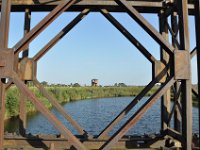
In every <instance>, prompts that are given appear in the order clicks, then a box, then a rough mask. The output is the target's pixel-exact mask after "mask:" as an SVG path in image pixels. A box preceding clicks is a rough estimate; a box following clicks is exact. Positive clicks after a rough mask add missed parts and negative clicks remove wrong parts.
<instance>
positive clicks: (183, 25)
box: [178, 0, 192, 150]
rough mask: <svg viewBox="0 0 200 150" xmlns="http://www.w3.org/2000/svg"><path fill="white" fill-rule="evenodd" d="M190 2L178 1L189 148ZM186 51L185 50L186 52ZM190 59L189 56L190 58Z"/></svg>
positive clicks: (187, 146) (184, 122)
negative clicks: (185, 75)
mask: <svg viewBox="0 0 200 150" xmlns="http://www.w3.org/2000/svg"><path fill="white" fill-rule="evenodd" d="M187 8H188V2H187V1H185V0H180V1H178V9H179V12H178V14H179V35H180V51H181V50H183V53H186V54H183V55H186V58H185V56H184V58H183V60H182V58H181V59H180V60H181V62H182V63H183V64H184V63H185V68H184V70H185V71H187V72H184V74H187V77H186V78H185V79H183V80H181V85H182V134H183V137H184V138H185V142H183V143H182V144H183V148H184V149H187V150H191V149H192V95H191V64H190V63H191V62H190V61H187V60H186V59H187V57H189V56H188V55H189V51H190V37H189V26H188V25H189V24H188V9H187ZM184 51H185V52H184ZM188 59H189V58H188ZM188 72H189V74H188Z"/></svg>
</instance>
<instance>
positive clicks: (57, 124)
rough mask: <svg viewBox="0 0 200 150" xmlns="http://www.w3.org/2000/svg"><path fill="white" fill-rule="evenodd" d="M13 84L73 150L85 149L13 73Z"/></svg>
mask: <svg viewBox="0 0 200 150" xmlns="http://www.w3.org/2000/svg"><path fill="white" fill-rule="evenodd" d="M13 82H14V83H15V84H16V86H17V87H18V88H19V90H20V91H21V92H22V93H23V94H24V95H26V96H27V98H29V99H30V100H31V102H32V103H33V104H34V105H35V106H36V109H37V110H38V111H39V112H41V113H42V114H43V115H44V116H45V117H46V118H47V119H48V120H49V121H50V122H51V123H52V124H53V125H54V126H55V128H56V129H58V131H60V133H62V134H63V135H64V137H65V138H66V139H68V140H69V141H70V142H71V144H72V145H73V146H74V147H75V148H77V149H80V150H84V149H86V148H85V147H84V146H83V144H82V143H81V142H80V141H79V140H78V139H77V138H76V137H75V136H74V135H73V134H72V133H71V132H70V131H69V130H68V129H67V128H66V127H65V126H64V125H63V124H62V123H61V122H60V121H59V120H58V119H57V118H56V117H55V116H54V115H53V114H52V113H51V112H50V111H49V110H48V109H47V108H46V107H45V106H44V105H43V104H42V102H41V101H39V100H38V99H37V98H36V96H35V95H34V94H33V93H32V92H31V91H30V90H29V89H28V87H27V86H26V85H25V84H24V83H23V82H22V81H21V80H20V79H19V77H18V75H17V74H16V73H15V72H13Z"/></svg>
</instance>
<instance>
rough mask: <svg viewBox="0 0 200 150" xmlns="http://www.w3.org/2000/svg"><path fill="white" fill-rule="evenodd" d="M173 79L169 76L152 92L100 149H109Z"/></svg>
mask: <svg viewBox="0 0 200 150" xmlns="http://www.w3.org/2000/svg"><path fill="white" fill-rule="evenodd" d="M174 82H175V80H174V78H173V77H171V78H169V79H168V80H167V81H166V82H165V84H163V85H162V86H161V87H160V88H159V89H158V90H157V92H156V93H154V94H153V95H152V96H151V97H150V98H149V99H148V100H147V101H146V102H145V103H144V104H143V105H142V106H141V107H140V109H139V110H138V111H137V112H136V113H134V115H133V116H132V117H131V118H130V119H128V121H126V123H125V124H124V125H123V126H122V127H121V128H120V129H119V130H118V131H117V132H115V133H114V134H113V135H112V137H111V138H110V139H109V140H108V141H107V142H106V143H105V144H104V145H103V146H102V147H101V148H100V149H102V150H108V149H111V148H112V146H113V145H114V144H116V143H117V142H118V141H119V140H120V139H121V138H122V137H123V136H124V135H125V134H126V133H127V132H128V130H129V129H130V128H132V127H133V126H134V125H135V124H136V123H137V122H138V121H139V120H140V118H141V117H142V116H143V115H144V114H145V113H146V112H147V111H148V110H149V108H151V106H153V104H155V102H157V101H158V99H159V98H160V97H161V96H162V95H163V94H164V93H165V92H166V91H167V90H169V88H170V87H171V86H172V85H173V84H174Z"/></svg>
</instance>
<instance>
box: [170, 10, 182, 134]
mask: <svg viewBox="0 0 200 150" xmlns="http://www.w3.org/2000/svg"><path fill="white" fill-rule="evenodd" d="M177 19H178V18H177V12H173V13H172V15H171V27H172V31H173V34H174V35H172V45H173V46H174V48H175V49H178V45H177V41H178V40H177V35H178V33H177V32H178V20H177ZM179 86H180V84H179V83H178V81H177V82H176V83H175V84H174V87H175V93H174V98H175V97H176V96H175V94H177V90H178V88H179ZM178 101H179V102H180V98H179V99H178ZM174 129H175V130H176V131H178V132H181V114H180V111H179V109H178V107H177V105H176V106H175V111H174Z"/></svg>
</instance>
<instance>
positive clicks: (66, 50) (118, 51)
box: [9, 13, 197, 85]
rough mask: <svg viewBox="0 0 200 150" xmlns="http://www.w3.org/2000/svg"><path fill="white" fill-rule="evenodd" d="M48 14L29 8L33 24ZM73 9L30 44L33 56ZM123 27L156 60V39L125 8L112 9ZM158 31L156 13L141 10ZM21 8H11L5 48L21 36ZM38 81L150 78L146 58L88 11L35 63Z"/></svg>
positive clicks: (136, 82)
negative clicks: (121, 10) (8, 34)
mask: <svg viewBox="0 0 200 150" xmlns="http://www.w3.org/2000/svg"><path fill="white" fill-rule="evenodd" d="M46 15H47V13H32V22H31V28H33V27H34V26H35V25H36V24H37V23H38V22H39V21H40V20H41V19H42V18H43V17H44V16H46ZM76 15H77V13H65V14H63V15H61V16H60V17H59V18H58V19H56V21H55V22H54V23H53V24H51V25H50V26H49V27H48V28H47V29H46V30H45V31H44V32H43V33H42V34H41V35H40V36H38V38H36V39H35V40H34V41H33V42H32V43H31V45H30V57H32V56H34V55H35V54H36V53H37V52H38V51H39V50H40V49H41V48H42V47H43V46H44V45H45V44H46V43H48V41H49V40H51V38H53V37H54V36H55V35H56V34H57V33H58V32H59V31H60V30H61V29H62V28H63V27H64V26H65V25H66V24H67V23H69V22H70V21H71V20H72V19H73V18H74V17H75V16H76ZM113 15H114V16H115V17H116V19H118V20H119V21H120V22H121V23H122V24H123V25H124V26H125V27H127V29H128V30H129V31H130V32H131V33H132V34H133V35H134V36H135V37H136V38H137V39H138V40H139V41H140V42H141V43H142V44H143V45H144V46H145V47H146V48H147V49H148V50H149V52H150V53H151V54H152V55H154V57H156V58H157V59H159V55H160V54H159V46H158V44H157V43H156V42H155V41H154V40H153V39H152V38H151V37H150V36H149V35H148V34H147V33H146V32H145V31H144V30H143V29H142V28H141V27H139V26H138V24H137V23H136V22H135V21H134V20H132V18H130V17H129V16H128V15H127V14H125V13H122V14H121V13H113ZM143 15H144V17H145V18H146V19H147V20H148V21H149V22H150V23H151V24H152V25H153V26H154V27H155V28H156V29H157V30H158V17H157V15H149V14H143ZM23 19H24V14H23V13H12V15H11V23H10V40H9V47H12V46H13V45H15V43H16V42H18V40H20V39H21V38H22V37H23V23H24V20H23ZM189 19H190V25H191V28H190V33H191V49H193V48H194V45H195V35H194V27H192V25H194V19H193V18H192V17H190V18H189ZM195 60H196V58H194V59H193V60H192V70H193V74H192V77H193V83H196V82H197V76H196V62H195ZM37 74H38V80H39V81H47V82H49V83H64V84H70V83H76V82H77V83H80V84H81V85H85V84H86V85H90V82H91V79H93V78H97V79H99V82H100V84H101V85H113V84H114V83H121V82H123V83H125V84H127V85H145V84H148V83H149V82H150V81H151V74H152V73H151V63H150V62H149V61H148V60H147V59H146V58H145V57H144V56H143V55H142V54H141V53H140V52H139V51H138V50H137V49H136V48H135V47H134V46H133V45H132V44H131V43H130V42H129V41H128V40H127V39H126V38H125V37H124V36H123V35H122V34H121V33H120V32H119V31H118V30H117V29H116V28H115V27H114V26H113V25H112V24H110V23H109V22H108V21H107V19H106V18H104V17H103V16H102V15H101V14H100V13H90V14H89V15H88V16H86V17H85V18H84V19H83V20H82V21H81V22H80V23H79V24H78V25H77V26H75V28H73V29H72V30H71V31H70V32H69V33H68V34H67V35H66V36H65V37H64V38H63V39H62V40H61V41H60V42H59V43H58V44H57V45H56V46H54V47H53V48H52V49H51V50H50V51H49V52H48V53H47V54H46V55H45V56H44V57H43V58H42V59H41V60H40V61H39V62H38V73H37Z"/></svg>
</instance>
